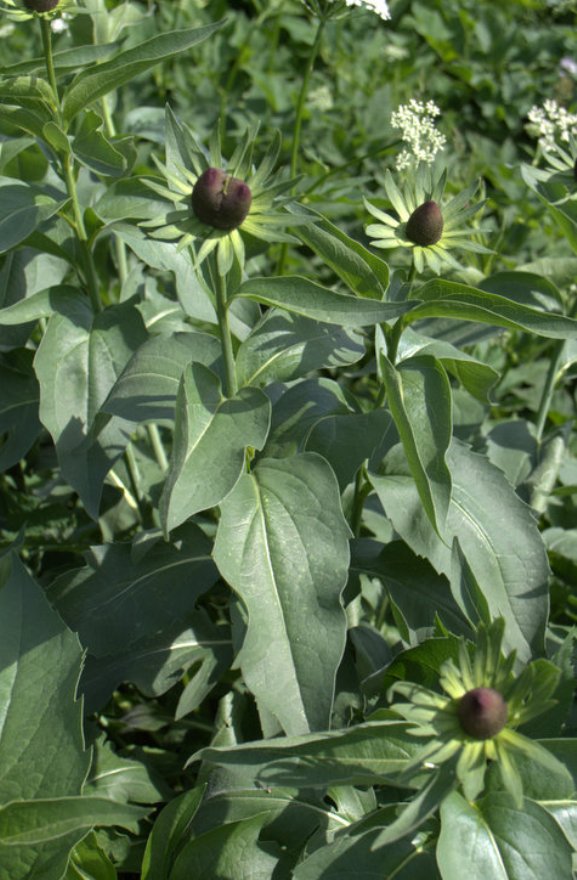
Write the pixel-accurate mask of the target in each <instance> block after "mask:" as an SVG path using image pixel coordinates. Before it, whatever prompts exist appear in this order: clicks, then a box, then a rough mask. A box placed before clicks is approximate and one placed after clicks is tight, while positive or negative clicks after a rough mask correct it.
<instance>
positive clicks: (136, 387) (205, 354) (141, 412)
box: [102, 333, 221, 422]
mask: <svg viewBox="0 0 577 880" xmlns="http://www.w3.org/2000/svg"><path fill="white" fill-rule="evenodd" d="M220 356H221V346H220V343H219V341H218V339H217V338H216V337H215V336H211V335H210V334H209V333H172V334H171V335H170V336H168V335H166V336H165V335H164V334H163V335H161V336H153V337H152V338H151V339H149V340H148V341H147V342H145V343H144V345H141V346H140V348H139V349H138V351H137V352H136V353H135V354H134V356H133V357H132V358H131V359H130V361H129V362H128V364H127V365H126V368H125V369H124V371H123V372H122V374H121V376H120V377H119V379H118V381H117V382H116V384H115V385H114V387H113V389H112V391H111V392H110V394H109V396H108V399H107V401H106V403H105V404H104V406H103V407H102V408H103V409H104V410H105V412H109V413H113V414H114V415H117V416H121V417H122V418H125V419H130V420H131V421H134V422H144V421H147V420H151V421H155V422H158V421H160V420H162V419H169V420H170V421H172V420H173V419H174V408H175V405H176V395H177V393H178V387H179V384H180V379H181V376H182V374H183V372H184V369H185V367H186V366H187V365H188V364H189V363H190V362H191V361H195V362H197V363H201V364H204V365H205V366H207V367H211V368H213V369H214V368H215V367H216V365H217V362H218V361H219V359H220Z"/></svg>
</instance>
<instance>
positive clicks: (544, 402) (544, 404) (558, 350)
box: [536, 339, 565, 443]
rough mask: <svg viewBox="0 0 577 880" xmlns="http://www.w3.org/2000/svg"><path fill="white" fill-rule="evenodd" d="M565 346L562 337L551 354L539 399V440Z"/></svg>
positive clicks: (537, 426) (537, 427)
mask: <svg viewBox="0 0 577 880" xmlns="http://www.w3.org/2000/svg"><path fill="white" fill-rule="evenodd" d="M564 347H565V340H564V339H560V340H559V341H558V342H557V343H556V344H555V346H554V349H553V354H552V356H551V360H550V362H549V369H548V370H547V376H546V378H545V385H544V386H543V391H542V392H541V400H540V401H539V409H538V410H537V422H536V435H537V442H538V443H539V442H540V441H541V438H542V436H543V431H544V430H545V423H546V421H547V414H548V412H549V409H550V407H551V400H552V398H553V394H554V393H555V385H556V384H557V374H558V372H559V365H560V362H561V360H562V358H563V349H564Z"/></svg>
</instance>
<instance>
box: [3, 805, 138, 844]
mask: <svg viewBox="0 0 577 880" xmlns="http://www.w3.org/2000/svg"><path fill="white" fill-rule="evenodd" d="M147 812H148V811H147V810H145V809H142V808H141V807H133V806H131V805H128V804H118V803H116V802H115V801H111V800H108V799H107V798H95V797H60V798H47V799H43V800H30V801H22V802H12V803H10V804H7V805H6V806H5V807H0V857H2V858H8V859H9V858H10V849H11V848H12V847H14V848H15V850H16V851H17V850H18V849H20V848H21V847H37V846H43V845H46V844H51V845H52V846H53V847H54V848H56V847H57V846H58V844H59V842H60V841H62V843H64V842H67V841H68V840H69V839H70V837H71V835H79V836H80V835H81V834H82V835H83V834H85V833H86V831H89V830H90V829H91V828H94V826H95V825H119V826H121V827H122V828H128V829H129V830H135V829H136V826H137V823H138V821H139V820H140V819H143V818H144V816H146V814H147Z"/></svg>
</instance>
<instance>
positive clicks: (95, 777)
mask: <svg viewBox="0 0 577 880" xmlns="http://www.w3.org/2000/svg"><path fill="white" fill-rule="evenodd" d="M155 775H156V774H152V773H151V769H150V767H148V766H147V764H146V762H145V760H142V759H141V760H138V761H137V760H130V759H129V758H125V757H121V756H120V755H117V754H116V752H114V751H113V750H112V748H111V746H110V744H109V742H104V740H102V739H99V740H97V741H96V743H95V744H94V746H93V749H92V765H91V767H90V773H89V774H88V779H87V780H86V782H85V784H84V788H83V794H84V795H85V796H88V797H100V798H107V799H108V800H111V801H116V803H121V804H127V803H135V804H157V803H158V802H159V801H162V800H164V799H165V798H166V797H170V796H171V789H170V787H169V786H168V785H166V783H164V782H163V781H162V777H160V776H158V778H156V779H155V778H154V776H155Z"/></svg>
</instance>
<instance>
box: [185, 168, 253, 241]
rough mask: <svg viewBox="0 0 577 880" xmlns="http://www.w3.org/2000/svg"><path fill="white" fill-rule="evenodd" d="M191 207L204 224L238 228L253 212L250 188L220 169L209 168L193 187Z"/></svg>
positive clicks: (220, 227) (221, 227) (219, 227)
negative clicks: (251, 210) (250, 212)
mask: <svg viewBox="0 0 577 880" xmlns="http://www.w3.org/2000/svg"><path fill="white" fill-rule="evenodd" d="M191 202H192V210H193V211H194V214H195V216H196V217H198V219H199V220H200V221H201V222H202V223H206V225H207V226H214V227H215V229H238V227H239V226H240V225H241V223H242V222H243V220H245V219H246V216H247V214H248V212H249V211H250V205H251V202H252V193H251V191H250V187H249V186H248V185H247V184H246V183H245V182H244V181H243V180H239V179H238V178H237V177H231V176H230V174H227V173H226V171H221V170H219V169H218V168H207V169H206V171H203V173H202V174H201V175H200V177H199V178H198V180H197V181H196V183H195V184H194V188H193V190H192V197H191Z"/></svg>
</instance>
